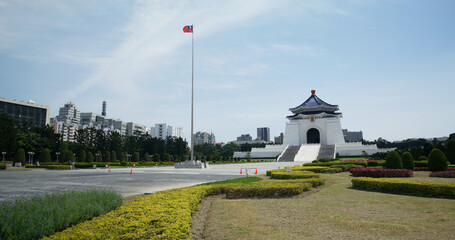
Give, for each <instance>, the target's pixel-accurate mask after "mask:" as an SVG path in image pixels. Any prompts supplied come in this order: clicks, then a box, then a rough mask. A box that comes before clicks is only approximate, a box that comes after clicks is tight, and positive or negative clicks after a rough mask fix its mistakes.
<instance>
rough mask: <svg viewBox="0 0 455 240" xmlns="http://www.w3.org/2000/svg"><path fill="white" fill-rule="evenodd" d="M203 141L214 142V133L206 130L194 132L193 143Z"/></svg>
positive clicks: (197, 143) (203, 142)
mask: <svg viewBox="0 0 455 240" xmlns="http://www.w3.org/2000/svg"><path fill="white" fill-rule="evenodd" d="M205 143H208V144H215V143H216V140H215V134H213V133H208V132H196V134H194V144H195V145H199V144H205Z"/></svg>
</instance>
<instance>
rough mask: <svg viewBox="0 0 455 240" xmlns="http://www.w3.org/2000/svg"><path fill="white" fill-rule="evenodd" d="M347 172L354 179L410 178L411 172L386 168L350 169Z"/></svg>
mask: <svg viewBox="0 0 455 240" xmlns="http://www.w3.org/2000/svg"><path fill="white" fill-rule="evenodd" d="M349 172H350V173H351V174H352V176H354V177H373V178H381V177H411V176H412V175H413V171H412V170H409V169H387V168H351V169H350V170H349Z"/></svg>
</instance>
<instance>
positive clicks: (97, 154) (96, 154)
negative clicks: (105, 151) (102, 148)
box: [95, 153, 100, 162]
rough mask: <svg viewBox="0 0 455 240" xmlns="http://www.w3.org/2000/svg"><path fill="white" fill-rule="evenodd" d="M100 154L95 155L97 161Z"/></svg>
mask: <svg viewBox="0 0 455 240" xmlns="http://www.w3.org/2000/svg"><path fill="white" fill-rule="evenodd" d="M99 155H100V154H99V153H95V156H96V162H98V156H99Z"/></svg>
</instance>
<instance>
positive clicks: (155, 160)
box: [153, 153, 161, 162]
mask: <svg viewBox="0 0 455 240" xmlns="http://www.w3.org/2000/svg"><path fill="white" fill-rule="evenodd" d="M153 161H154V162H161V157H160V154H159V153H156V154H155V155H153Z"/></svg>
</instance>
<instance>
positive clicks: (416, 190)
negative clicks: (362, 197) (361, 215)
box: [351, 177, 455, 198]
mask: <svg viewBox="0 0 455 240" xmlns="http://www.w3.org/2000/svg"><path fill="white" fill-rule="evenodd" d="M351 182H352V187H353V188H355V189H363V190H369V191H376V192H385V193H398V194H412V195H418V196H432V197H445V198H455V184H454V183H437V182H418V181H409V180H398V179H378V178H368V177H357V178H352V180H351Z"/></svg>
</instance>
